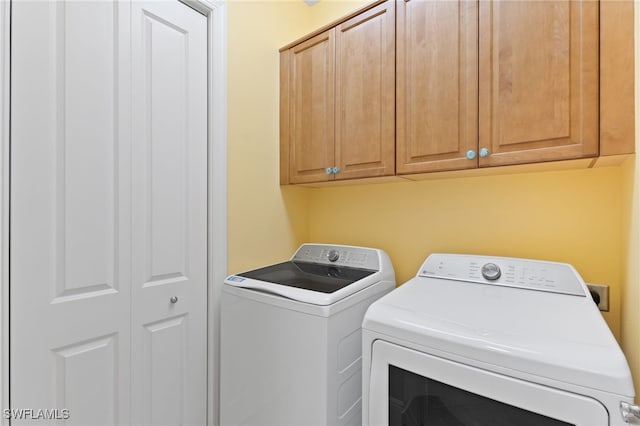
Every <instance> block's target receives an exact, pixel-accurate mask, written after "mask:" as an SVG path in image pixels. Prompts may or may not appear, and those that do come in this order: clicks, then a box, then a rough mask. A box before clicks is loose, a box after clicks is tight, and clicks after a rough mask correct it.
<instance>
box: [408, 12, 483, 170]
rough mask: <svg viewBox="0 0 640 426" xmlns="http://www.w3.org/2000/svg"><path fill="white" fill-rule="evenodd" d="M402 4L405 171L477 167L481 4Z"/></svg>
mask: <svg viewBox="0 0 640 426" xmlns="http://www.w3.org/2000/svg"><path fill="white" fill-rule="evenodd" d="M397 5H398V11H397V12H398V19H397V22H398V39H397V73H398V75H397V108H398V111H397V120H398V121H397V133H396V147H397V157H396V161H397V162H396V167H397V172H398V174H402V173H420V172H429V171H437V170H452V169H466V168H474V167H477V159H476V158H472V159H467V158H466V153H467V151H469V150H472V151H474V153H475V150H476V149H477V146H478V102H477V99H478V2H477V1H433V0H398V2H397Z"/></svg>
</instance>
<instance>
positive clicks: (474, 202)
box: [309, 167, 622, 338]
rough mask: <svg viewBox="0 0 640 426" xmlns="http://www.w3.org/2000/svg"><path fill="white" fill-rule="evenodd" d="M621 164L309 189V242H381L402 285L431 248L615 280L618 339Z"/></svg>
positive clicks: (610, 316) (613, 315)
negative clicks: (549, 264)
mask: <svg viewBox="0 0 640 426" xmlns="http://www.w3.org/2000/svg"><path fill="white" fill-rule="evenodd" d="M621 181H622V173H621V169H620V167H607V168H596V169H582V170H566V171H554V172H537V173H527V174H515V175H502V176H482V177H465V178H458V179H456V178H454V179H442V180H429V181H421V182H398V183H385V184H369V185H360V186H345V187H326V188H317V189H314V190H313V191H312V192H311V193H310V195H309V202H310V204H309V215H310V221H309V238H310V239H311V240H313V241H319V242H335V243H343V244H355V245H364V246H372V247H380V248H383V249H384V250H385V251H387V253H388V254H389V256H390V257H391V260H392V262H393V265H394V267H395V269H396V278H397V281H398V283H402V282H404V281H406V280H407V279H409V278H410V277H412V276H413V275H415V274H416V272H417V270H418V268H419V266H420V264H421V262H422V261H423V260H424V259H425V258H426V256H427V255H428V254H430V253H433V252H453V253H477V254H490V255H499V256H513V257H526V258H534V259H548V260H554V261H560V262H568V263H571V264H573V265H574V266H575V267H576V269H577V270H578V271H579V272H580V273H581V274H582V276H583V277H584V279H585V280H586V281H589V282H594V283H606V284H609V285H610V286H611V288H610V295H611V310H610V312H608V313H605V314H604V316H605V318H606V320H607V322H608V323H609V325H610V327H611V329H612V331H613V332H614V334H615V335H616V337H618V338H619V337H620V283H621V276H620V275H621V274H620V265H621V261H620V256H621V248H622V244H621V228H620V215H621V211H620V209H621V190H620V187H621Z"/></svg>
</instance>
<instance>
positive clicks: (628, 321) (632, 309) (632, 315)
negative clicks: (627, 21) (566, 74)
mask: <svg viewBox="0 0 640 426" xmlns="http://www.w3.org/2000/svg"><path fill="white" fill-rule="evenodd" d="M639 31H640V7H638V5H637V4H636V7H635V32H636V35H635V39H636V55H635V64H636V79H635V83H636V84H635V90H636V93H635V97H636V152H640V137H639V135H638V131H639V129H640V107H639V105H640V47H639V46H640V43H638V38H639V36H640V33H639ZM623 173H624V179H623V181H624V187H623V210H622V212H623V216H622V229H623V231H622V237H623V255H624V257H623V261H624V265H623V270H622V272H623V283H624V286H623V288H622V295H623V298H622V300H623V303H622V318H621V333H622V349H623V350H624V352H625V355H626V356H627V360H628V361H629V365H630V366H631V371H632V373H633V376H634V383H635V387H636V401H640V157H638V155H636V156H635V157H634V158H632V159H629V160H627V161H626V162H625V163H624V164H623Z"/></svg>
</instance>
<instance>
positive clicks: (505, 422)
mask: <svg viewBox="0 0 640 426" xmlns="http://www.w3.org/2000/svg"><path fill="white" fill-rule="evenodd" d="M421 425H429V426H470V425H474V426H475V425H478V426H485V425H486V426H489V425H491V426H513V425H518V426H567V425H571V423H567V422H563V421H560V420H555V419H552V418H550V417H547V416H543V415H541V414H537V413H533V412H531V411H528V410H523V409H522V408H518V407H514V406H513V405H509V404H505V403H503V402H499V401H496V400H494V399H491V398H487V397H484V396H481V395H478V394H475V393H472V392H468V391H465V390H462V389H460V388H456V387H454V386H450V385H447V384H445V383H442V382H439V381H437V380H433V379H429V378H427V377H423V376H421V375H419V374H415V373H412V372H410V371H407V370H403V369H402V368H398V367H396V366H394V365H389V426H421Z"/></svg>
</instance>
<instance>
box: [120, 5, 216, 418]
mask: <svg viewBox="0 0 640 426" xmlns="http://www.w3.org/2000/svg"><path fill="white" fill-rule="evenodd" d="M132 19H133V25H132V28H133V30H132V37H133V56H134V64H133V78H134V84H133V87H134V89H133V103H134V104H133V105H134V108H133V135H134V139H133V164H134V167H133V200H134V201H133V246H132V247H133V290H132V296H133V297H132V333H133V341H132V370H133V371H132V393H133V395H132V396H133V399H132V410H133V416H132V421H133V423H134V424H136V425H160V424H184V425H191V424H193V425H197V424H205V423H206V380H207V333H206V330H207V322H206V321H207V317H206V307H207V152H208V150H207V19H206V17H205V16H203V15H201V14H199V13H198V12H196V11H195V10H193V9H191V8H190V7H188V6H186V5H185V4H183V3H180V2H178V1H167V2H149V3H138V2H134V3H133V18H132Z"/></svg>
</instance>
